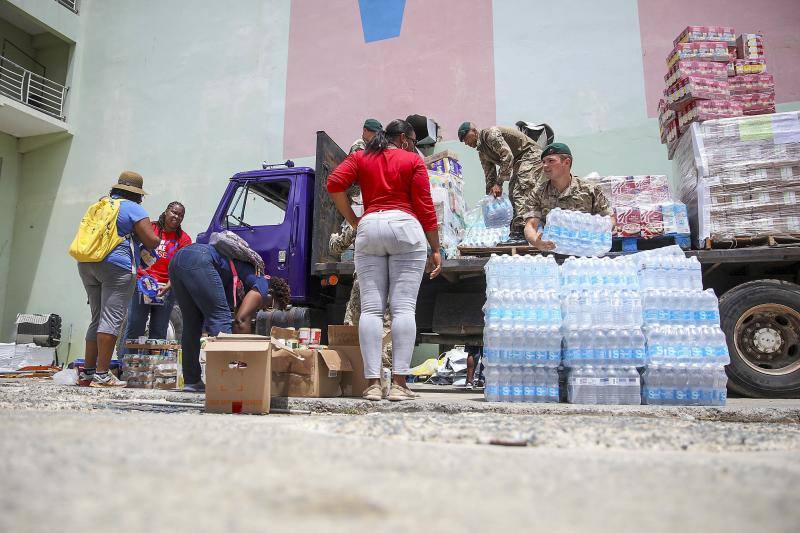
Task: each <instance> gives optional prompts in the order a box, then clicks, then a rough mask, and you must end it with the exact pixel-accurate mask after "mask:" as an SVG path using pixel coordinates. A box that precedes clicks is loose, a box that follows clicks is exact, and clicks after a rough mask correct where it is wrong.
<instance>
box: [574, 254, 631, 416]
mask: <svg viewBox="0 0 800 533" xmlns="http://www.w3.org/2000/svg"><path fill="white" fill-rule="evenodd" d="M561 269H562V272H561V279H562V313H563V316H564V320H563V327H562V333H563V335H564V355H563V360H564V366H565V367H567V368H569V375H568V378H567V399H568V400H569V402H571V403H588V404H594V403H603V404H639V403H641V396H640V379H639V372H638V370H637V367H642V366H644V364H645V339H644V335H643V334H642V330H641V326H642V308H641V297H640V295H639V278H638V276H637V273H636V264H635V263H634V262H633V260H632V259H630V258H627V257H623V258H616V259H608V258H601V259H596V258H578V259H575V258H569V259H567V260H566V261H564V264H563V265H562V267H561Z"/></svg>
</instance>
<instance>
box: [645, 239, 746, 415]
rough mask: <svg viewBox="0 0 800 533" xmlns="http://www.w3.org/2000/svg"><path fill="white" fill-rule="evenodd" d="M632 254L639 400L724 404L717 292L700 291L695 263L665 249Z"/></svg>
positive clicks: (723, 344)
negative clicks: (642, 342)
mask: <svg viewBox="0 0 800 533" xmlns="http://www.w3.org/2000/svg"><path fill="white" fill-rule="evenodd" d="M637 255H641V256H640V257H638V258H637V264H638V267H639V282H640V285H641V287H642V290H643V302H642V308H643V310H642V319H643V323H644V332H645V337H646V339H647V368H646V370H645V372H644V374H643V375H642V379H643V381H644V384H643V387H642V400H643V401H644V403H648V404H658V405H724V404H725V400H726V393H725V387H726V384H727V377H726V375H725V368H724V366H725V365H727V364H729V363H730V357H729V354H728V343H727V340H726V339H725V333H724V332H723V331H722V329H721V328H720V317H719V302H718V301H717V297H716V295H715V294H714V291H712V290H711V289H709V290H705V291H704V290H703V281H702V271H701V268H700V263H699V262H698V261H697V258H696V257H689V258H687V257H686V256H685V255H684V253H683V252H680V253H679V254H678V253H675V252H674V251H673V250H667V249H664V250H663V251H653V252H649V253H647V254H637Z"/></svg>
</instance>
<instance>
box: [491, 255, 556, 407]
mask: <svg viewBox="0 0 800 533" xmlns="http://www.w3.org/2000/svg"><path fill="white" fill-rule="evenodd" d="M485 270H486V286H487V289H486V305H485V307H484V316H485V319H484V342H483V346H484V364H485V365H486V372H485V373H486V388H485V396H486V400H487V401H508V402H557V401H558V395H559V388H558V370H557V368H558V366H559V364H560V363H561V338H562V335H561V323H562V320H561V300H560V293H559V291H558V287H559V284H560V281H559V268H558V265H557V264H556V262H555V259H554V258H553V257H543V256H505V255H504V256H497V255H493V256H492V257H491V259H490V260H489V261H488V263H487V264H486V267H485ZM548 287H551V289H549V290H548V289H547V288H548Z"/></svg>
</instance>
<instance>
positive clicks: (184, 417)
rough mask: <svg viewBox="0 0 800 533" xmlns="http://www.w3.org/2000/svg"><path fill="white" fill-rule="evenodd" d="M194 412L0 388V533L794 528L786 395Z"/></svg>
mask: <svg viewBox="0 0 800 533" xmlns="http://www.w3.org/2000/svg"><path fill="white" fill-rule="evenodd" d="M120 400H122V401H120ZM165 400H166V402H165ZM202 400H203V397H202V395H190V394H181V393H165V392H163V391H144V390H130V389H124V390H113V391H110V390H97V389H84V388H78V387H64V386H57V385H55V384H53V383H51V382H41V381H26V380H16V381H15V380H0V434H1V435H2V438H0V458H2V459H0V468H1V469H2V472H3V475H2V476H0V531H9V532H11V531H13V532H17V531H109V530H113V531H141V530H149V531H221V530H225V531H264V530H272V531H274V530H277V531H282V530H291V531H375V530H378V529H380V530H382V531H409V530H417V531H443V530H444V531H476V530H485V531H496V530H500V529H501V528H503V529H510V528H513V529H515V530H522V531H533V530H540V529H547V530H548V531H552V532H556V531H576V530H581V529H584V530H588V529H591V530H593V531H615V532H619V531H641V530H645V529H646V530H648V531H671V532H673V531H674V530H675V529H676V528H683V529H685V530H687V529H688V530H689V531H695V530H700V529H702V530H703V531H705V532H713V531H726V532H730V531H759V532H771V531H796V530H797V529H798V523H800V522H799V521H800V506H798V505H797V504H796V501H795V500H796V498H795V496H794V495H793V491H794V489H795V487H797V486H798V484H799V483H800V461H798V457H800V453H798V451H800V424H798V414H799V413H800V401H797V400H781V401H770V400H732V401H730V402H729V405H728V406H726V407H724V408H714V409H710V408H666V407H651V406H570V405H510V406H507V405H498V404H486V403H484V402H481V401H479V400H478V399H477V396H475V395H472V396H470V395H458V394H436V393H429V394H423V398H422V399H421V400H419V401H417V402H410V403H404V404H399V405H398V404H389V403H388V402H380V403H378V404H369V403H367V402H362V401H360V400H351V399H325V400H322V399H317V400H304V399H291V400H289V401H288V402H287V401H286V400H281V399H276V400H275V401H274V402H273V404H274V405H276V406H278V407H283V408H289V409H291V410H293V412H296V413H308V412H309V411H310V414H290V415H286V414H272V415H269V416H232V415H211V414H205V413H203V412H202V409H201V408H198V407H196V405H197V404H198V403H202ZM177 402H185V403H183V404H182V405H181V404H177V405H176V403H177ZM154 403H155V404H154ZM498 444H499V445H498Z"/></svg>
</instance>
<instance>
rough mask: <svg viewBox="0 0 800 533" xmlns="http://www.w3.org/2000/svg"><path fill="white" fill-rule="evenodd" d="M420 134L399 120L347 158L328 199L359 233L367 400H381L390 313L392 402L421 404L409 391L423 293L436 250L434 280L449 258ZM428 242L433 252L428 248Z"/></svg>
mask: <svg viewBox="0 0 800 533" xmlns="http://www.w3.org/2000/svg"><path fill="white" fill-rule="evenodd" d="M416 144H417V138H416V134H415V133H414V128H412V127H411V125H410V124H409V123H408V122H406V121H405V120H393V121H392V122H390V123H389V125H388V126H386V130H385V131H379V132H378V133H377V134H376V135H375V137H374V138H373V139H372V140H371V141H370V142H369V143H368V144H367V148H366V150H364V151H360V152H355V153H353V154H351V155H350V156H348V158H347V159H345V160H344V161H343V162H342V164H341V165H339V166H338V167H337V168H336V170H334V171H333V173H332V174H331V175H330V176H329V177H328V192H329V193H330V195H331V198H332V199H333V202H334V203H335V204H336V207H337V209H339V212H340V213H341V214H342V216H344V218H345V219H346V220H347V222H348V223H349V224H350V225H351V226H353V228H356V251H355V263H356V273H357V275H358V279H359V283H360V284H361V319H360V320H359V325H358V335H359V344H360V345H361V353H362V357H363V358H364V377H365V378H366V379H367V380H368V381H369V385H368V386H367V389H366V390H365V391H364V394H363V396H364V398H366V399H368V400H374V401H377V400H380V399H381V397H382V394H381V387H380V372H381V351H382V345H381V341H382V337H383V311H384V309H386V305H387V301H388V303H389V309H390V311H391V314H392V368H393V376H392V386H391V388H390V389H389V394H388V396H387V398H388V399H389V400H391V401H402V400H410V399H414V398H415V397H416V396H415V394H414V393H413V392H411V391H410V390H409V389H408V386H407V385H406V376H407V375H408V373H409V365H410V364H411V356H412V354H413V351H414V344H415V341H416V337H417V320H416V308H417V293H418V292H419V285H420V283H421V282H422V275H423V273H424V271H425V262H426V256H427V245H430V249H431V254H430V262H431V265H432V270H431V278H435V277H436V276H438V275H439V272H440V271H441V268H442V257H441V255H440V253H439V234H438V231H437V226H438V225H437V220H436V211H435V210H434V208H433V202H432V201H431V187H430V182H429V181H428V171H427V169H426V168H425V164H424V163H423V161H422V159H421V158H420V156H419V155H418V154H417V153H416V150H415V146H416ZM353 183H358V185H359V186H360V187H361V194H362V197H363V199H364V216H363V217H361V218H359V217H357V216H356V215H355V213H354V212H353V209H352V208H351V207H350V202H349V200H348V198H347V193H346V191H347V189H348V188H349V187H350V186H351V185H352V184H353ZM426 241H427V244H426Z"/></svg>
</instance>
